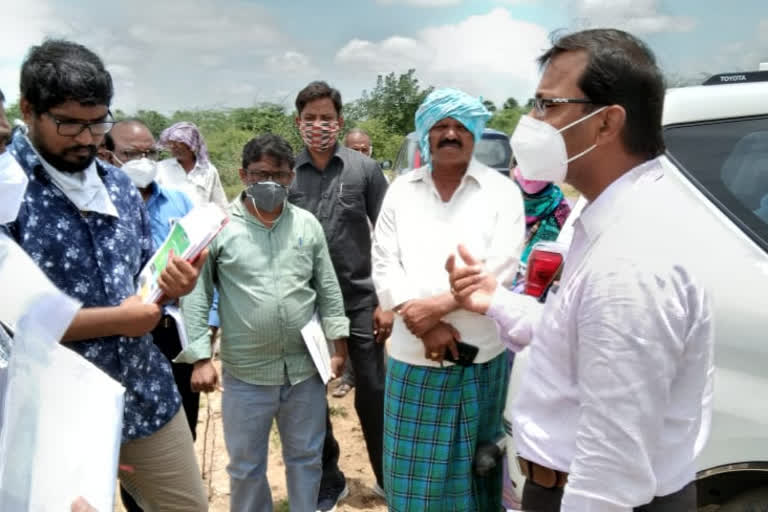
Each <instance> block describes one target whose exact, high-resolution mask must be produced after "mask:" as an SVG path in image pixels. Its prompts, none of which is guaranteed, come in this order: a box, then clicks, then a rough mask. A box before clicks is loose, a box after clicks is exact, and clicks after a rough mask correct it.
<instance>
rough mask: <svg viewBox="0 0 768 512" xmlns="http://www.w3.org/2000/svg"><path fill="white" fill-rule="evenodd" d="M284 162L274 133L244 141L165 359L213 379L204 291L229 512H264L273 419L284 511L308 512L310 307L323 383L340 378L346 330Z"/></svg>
mask: <svg viewBox="0 0 768 512" xmlns="http://www.w3.org/2000/svg"><path fill="white" fill-rule="evenodd" d="M293 165H294V157H293V150H292V149H291V146H290V145H289V144H288V143H287V142H286V141H285V140H284V139H283V138H281V137H279V136H277V135H272V134H267V135H262V136H260V137H258V138H255V139H253V140H251V141H250V142H248V143H247V144H246V145H245V147H244V148H243V154H242V168H241V169H240V179H241V180H242V183H243V188H244V190H243V191H242V193H240V195H239V196H238V197H237V198H236V199H235V200H234V201H232V203H231V204H230V206H229V210H228V213H229V215H230V222H229V224H227V226H225V227H224V229H223V230H222V231H221V233H220V234H219V235H218V236H217V237H216V239H215V240H214V241H213V242H212V243H211V245H210V252H211V257H210V258H208V261H207V262H206V264H205V266H204V267H203V272H202V275H201V278H200V282H199V283H198V285H197V287H196V288H195V290H194V291H193V292H192V293H191V294H190V295H189V296H188V297H186V298H185V299H184V300H183V302H182V310H183V312H184V321H185V322H186V324H187V332H188V333H189V339H190V344H189V346H188V347H187V349H185V350H184V352H182V354H181V355H180V356H179V357H178V358H177V361H183V362H186V363H195V370H194V372H193V379H200V380H201V381H205V384H204V387H203V388H202V389H203V391H213V390H215V389H216V388H217V384H218V374H217V371H216V369H215V368H214V366H213V363H212V361H211V356H212V353H211V343H210V340H209V338H208V323H207V319H208V309H209V308H210V307H211V303H212V301H213V294H214V286H215V287H216V288H217V289H218V290H219V291H220V293H221V295H220V297H221V302H220V308H219V314H220V316H221V327H222V335H221V361H222V368H223V370H222V371H223V376H222V382H223V384H224V386H223V387H224V390H223V393H222V398H221V421H222V424H223V426H224V440H225V442H226V445H227V453H228V454H229V465H228V466H227V472H228V473H229V478H230V491H231V492H230V510H231V511H233V512H240V511H242V512H246V511H247V512H266V511H271V510H272V493H271V491H270V487H269V482H268V481H267V474H266V473H267V471H266V470H267V452H268V449H269V432H270V429H271V427H272V423H273V422H276V423H277V429H278V432H279V433H280V438H281V440H282V444H283V460H284V462H285V470H286V480H287V482H288V500H289V501H290V503H291V510H296V511H302V512H312V511H314V510H315V507H316V505H317V497H318V493H319V490H320V479H321V476H322V466H321V457H322V453H323V444H324V440H325V430H326V427H325V418H326V412H327V411H326V407H327V405H326V400H325V383H324V382H323V380H322V378H321V377H320V375H319V374H318V370H317V368H316V366H315V364H314V362H313V359H312V357H311V356H310V352H309V350H308V349H307V346H306V344H305V343H304V341H303V339H302V333H301V329H302V328H303V327H304V326H305V325H306V324H307V323H308V322H309V321H310V319H311V318H312V316H313V314H314V312H315V310H317V313H318V315H319V317H320V321H321V324H322V328H323V331H324V334H325V336H326V338H327V339H328V340H329V341H330V340H333V343H334V348H335V353H334V355H333V356H332V358H331V373H332V374H333V375H334V376H336V377H339V376H341V373H342V372H343V366H344V361H345V358H346V354H347V337H348V336H349V331H350V322H349V320H348V319H347V318H346V317H345V313H344V300H343V298H342V292H341V289H340V287H339V282H338V279H337V278H336V273H335V272H334V269H333V264H332V262H331V256H330V254H329V252H328V244H327V243H326V240H325V234H324V233H323V228H322V227H321V225H320V222H318V221H317V219H315V217H314V216H313V215H312V214H311V213H309V212H308V211H306V210H303V209H301V208H299V207H298V206H294V205H293V204H291V203H289V202H287V200H286V199H287V197H288V187H289V186H290V184H291V182H292V181H293V178H294V171H293Z"/></svg>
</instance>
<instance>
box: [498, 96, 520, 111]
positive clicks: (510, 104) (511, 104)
mask: <svg viewBox="0 0 768 512" xmlns="http://www.w3.org/2000/svg"><path fill="white" fill-rule="evenodd" d="M519 106H520V104H519V103H518V102H517V100H516V99H515V98H507V101H505V102H504V106H503V107H501V108H502V110H513V109H516V108H517V107H519Z"/></svg>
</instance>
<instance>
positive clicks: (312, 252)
mask: <svg viewBox="0 0 768 512" xmlns="http://www.w3.org/2000/svg"><path fill="white" fill-rule="evenodd" d="M229 214H230V222H229V224H228V225H227V226H226V227H225V228H224V230H223V231H222V232H221V233H220V234H219V235H218V236H217V237H216V239H215V240H214V241H213V243H212V244H211V246H210V253H209V255H208V260H207V261H206V263H205V265H204V267H203V270H202V273H201V276H200V279H199V280H198V283H197V286H196V288H195V290H194V291H193V292H192V293H191V294H189V295H188V296H187V297H185V298H184V299H183V300H182V310H183V314H184V320H185V323H186V325H187V332H188V334H189V340H190V345H189V347H188V348H187V349H186V350H185V351H184V352H182V354H181V355H180V356H179V357H177V358H176V361H177V362H184V363H193V362H195V361H198V360H201V359H206V358H209V357H211V346H210V340H209V336H208V308H209V307H210V305H211V301H212V299H213V289H214V286H216V287H217V288H218V290H219V295H220V299H219V316H220V318H221V331H222V339H221V361H222V366H223V367H224V370H225V371H226V372H227V373H228V374H230V375H231V376H233V377H235V378H237V379H239V380H242V381H244V382H247V383H250V384H255V385H282V384H284V383H285V379H286V376H287V378H288V381H289V382H290V384H291V385H295V384H297V383H299V382H301V381H303V380H305V379H307V378H309V377H311V376H312V375H314V374H315V373H317V370H316V368H315V365H314V363H313V362H312V358H311V356H310V355H309V351H308V350H307V348H306V346H305V344H304V341H303V340H302V338H301V332H300V331H301V328H302V327H304V325H306V324H307V322H309V320H310V319H311V318H312V314H313V313H314V311H315V309H317V310H318V311H319V313H320V317H321V319H322V325H323V330H324V331H325V335H326V337H327V338H328V340H334V339H338V338H346V337H347V336H348V335H349V320H347V318H346V317H345V316H344V301H343V299H342V296H341V289H340V288H339V283H338V280H337V279H336V274H335V273H334V270H333V265H332V263H331V258H330V256H329V254H328V246H327V244H326V242H325V235H324V233H323V229H322V227H321V226H320V223H319V222H318V221H317V220H316V219H315V217H314V216H313V215H312V214H311V213H309V212H307V211H305V210H302V209H300V208H298V207H296V206H293V205H290V204H288V203H286V205H285V207H284V210H283V213H282V215H281V216H280V217H279V218H278V219H277V221H276V222H275V223H274V224H273V225H272V228H271V229H269V228H266V227H265V226H264V225H263V224H262V223H261V222H260V221H259V220H258V219H257V218H255V217H254V216H253V215H251V214H250V213H249V212H248V210H247V209H246V208H245V206H244V205H243V202H242V200H236V201H233V202H232V204H231V205H230V207H229Z"/></svg>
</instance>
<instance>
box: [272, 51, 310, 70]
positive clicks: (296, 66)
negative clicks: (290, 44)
mask: <svg viewBox="0 0 768 512" xmlns="http://www.w3.org/2000/svg"><path fill="white" fill-rule="evenodd" d="M267 68H268V69H269V70H270V71H275V72H278V73H304V74H311V73H313V72H314V71H315V69H314V67H313V66H312V64H311V63H310V60H309V57H307V56H306V55H304V54H303V53H301V52H295V51H287V52H283V53H281V54H278V55H272V56H270V57H269V58H267Z"/></svg>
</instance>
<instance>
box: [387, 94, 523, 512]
mask: <svg viewBox="0 0 768 512" xmlns="http://www.w3.org/2000/svg"><path fill="white" fill-rule="evenodd" d="M489 117H490V114H489V112H488V111H487V110H486V108H485V107H484V106H483V104H482V102H481V101H480V100H479V99H477V98H474V97H472V96H469V95H468V94H466V93H464V92H461V91H458V90H455V89H439V90H437V91H434V92H432V93H431V94H430V95H429V96H427V98H426V99H425V100H424V103H423V104H422V105H421V106H420V107H419V110H418V111H417V112H416V131H417V134H418V137H419V148H420V154H421V161H422V162H424V163H425V165H424V166H423V167H421V168H419V169H415V170H413V171H411V172H409V173H408V174H406V175H404V176H402V177H401V178H398V179H397V180H396V181H395V183H394V184H392V185H391V186H390V189H389V191H388V193H387V196H386V197H385V199H384V203H383V206H382V209H381V213H380V214H379V220H378V222H377V223H376V230H375V236H374V238H375V240H374V247H373V267H374V268H373V280H374V284H375V285H376V291H377V294H378V296H379V302H380V304H381V306H382V308H385V309H389V310H394V311H396V312H397V313H398V315H397V316H396V320H395V324H394V328H393V331H392V337H391V340H390V345H389V356H390V359H389V362H388V366H387V380H386V396H385V402H384V489H385V490H386V493H387V504H388V505H389V508H390V510H393V511H396V512H403V511H418V512H431V511H435V512H444V511H454V510H455V511H492V512H497V511H498V510H500V508H501V470H500V469H499V470H498V471H496V470H494V471H492V472H491V474H490V475H487V476H485V477H477V476H475V474H474V473H473V471H472V461H473V458H474V456H475V452H476V449H477V446H478V445H479V444H481V443H485V442H494V441H496V440H497V439H498V438H499V437H500V436H501V435H502V410H503V407H504V401H505V398H506V385H507V374H508V365H507V358H506V354H505V353H504V347H503V346H502V342H501V341H500V339H499V335H498V332H497V330H496V326H495V324H494V323H493V321H492V320H491V319H490V318H487V317H484V316H482V315H478V314H475V313H471V312H469V311H466V310H463V309H460V307H459V305H458V304H457V303H456V302H455V300H454V298H453V295H452V294H451V292H450V290H449V285H448V280H447V278H446V273H445V269H444V266H445V262H446V259H447V258H448V257H449V256H450V255H451V254H454V253H455V251H456V248H457V246H458V245H459V244H463V245H464V246H466V247H467V248H468V249H469V250H470V251H472V252H473V253H475V252H476V253H477V254H478V255H480V256H479V258H480V259H481V260H483V262H484V265H485V267H486V269H487V270H488V271H489V272H493V273H494V274H495V275H496V277H497V279H498V280H499V282H502V283H506V284H511V281H512V280H513V278H514V276H515V272H516V271H517V265H518V258H519V255H520V251H521V248H522V245H523V241H524V240H523V238H524V229H525V219H524V216H523V202H522V198H521V196H520V192H519V191H518V189H517V187H516V186H515V185H514V183H513V182H512V181H511V180H509V179H507V178H505V177H504V176H503V175H501V174H499V173H498V172H497V171H494V170H492V169H490V168H488V167H486V166H485V165H483V164H481V163H479V162H478V161H477V160H475V159H474V158H472V155H473V153H474V150H475V147H476V145H477V143H478V142H479V141H480V139H481V136H482V132H483V128H484V126H485V122H486V121H487V120H488V118H489ZM459 342H463V343H464V344H469V345H472V346H473V347H476V348H477V354H476V355H475V356H474V359H473V360H471V361H469V362H468V364H467V365H459V364H456V365H454V364H451V363H450V362H447V359H449V358H451V357H453V358H455V357H457V356H458V355H460V354H459V353H458V352H459V348H460V347H461V345H460V344H459ZM464 348H466V346H465V347H464ZM462 353H464V350H462Z"/></svg>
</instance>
